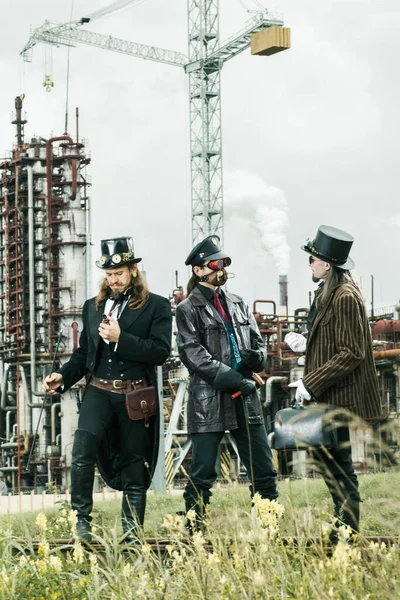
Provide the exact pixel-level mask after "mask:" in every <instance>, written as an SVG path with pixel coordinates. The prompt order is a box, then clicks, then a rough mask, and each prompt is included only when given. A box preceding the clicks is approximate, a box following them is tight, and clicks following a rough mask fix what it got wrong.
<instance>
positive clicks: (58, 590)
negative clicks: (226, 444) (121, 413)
mask: <svg viewBox="0 0 400 600" xmlns="http://www.w3.org/2000/svg"><path fill="white" fill-rule="evenodd" d="M359 480H360V491H361V497H362V499H363V503H362V517H361V518H362V521H361V536H360V543H359V544H357V543H356V544H354V545H349V544H348V543H347V542H346V539H345V538H346V535H347V534H346V531H344V530H343V532H342V535H343V539H342V540H341V541H340V542H339V544H338V545H337V547H336V549H335V550H334V552H333V554H332V555H330V554H328V553H327V551H326V550H325V549H324V546H322V545H319V544H318V545H316V546H315V547H314V548H307V547H306V543H305V541H306V538H307V537H308V538H309V537H316V538H322V537H323V535H325V531H326V523H327V521H328V519H329V517H330V515H331V511H332V506H331V501H330V498H329V494H328V492H327V490H326V487H325V484H324V483H323V481H322V480H321V479H303V480H295V481H282V482H280V484H279V493H280V497H279V505H275V504H274V503H272V504H271V503H269V502H268V501H260V502H259V503H258V504H256V506H255V508H254V509H253V510H252V509H251V505H250V498H249V490H248V488H247V487H246V486H236V487H227V488H218V487H217V488H216V489H215V493H214V496H213V498H212V503H211V507H210V512H209V516H208V530H207V537H208V538H209V539H210V540H211V542H212V550H210V549H209V547H208V546H206V545H205V542H204V538H203V536H202V535H196V536H195V537H194V539H193V540H192V541H188V540H187V536H186V532H185V529H184V527H183V523H182V519H181V518H179V517H177V516H176V512H177V511H180V510H182V509H183V500H182V494H181V493H179V492H178V493H176V492H174V493H173V494H171V493H166V494H154V495H153V494H151V495H149V502H148V509H147V514H146V524H145V536H147V537H156V536H163V537H168V538H169V539H170V540H171V542H170V546H169V548H168V554H167V557H166V558H165V557H164V558H163V559H162V558H161V557H158V556H157V555H155V554H153V553H152V552H151V551H150V549H149V547H148V546H147V545H146V544H145V543H143V544H141V545H138V546H136V547H135V548H133V550H132V551H130V552H129V553H122V552H121V549H120V546H119V544H118V541H119V540H118V536H119V535H120V533H121V530H120V522H119V513H120V503H119V502H117V501H111V502H107V503H100V504H98V505H96V506H95V511H94V524H95V526H96V535H98V536H99V539H101V540H103V544H104V548H105V552H104V553H102V554H98V555H97V554H95V553H89V552H86V551H85V550H84V549H83V548H82V547H81V546H80V544H76V545H75V548H74V551H73V552H71V553H70V554H69V555H68V556H67V557H66V556H64V555H61V554H60V553H59V551H58V550H51V549H50V547H49V541H51V539H52V538H60V537H62V536H64V537H71V519H72V520H73V515H72V516H71V513H70V512H69V511H68V510H66V509H65V507H61V506H60V510H59V511H50V512H48V513H46V515H43V514H39V516H38V515H37V514H31V513H26V514H23V515H18V516H13V517H5V516H4V517H1V518H0V560H1V562H0V598H1V599H3V598H4V599H7V600H8V599H9V598H16V599H19V598H21V599H22V598H30V599H37V600H38V599H39V598H43V599H44V600H47V599H48V598H51V599H53V600H59V599H61V600H63V599H68V600H74V598H76V599H79V600H83V599H84V598H85V599H87V600H91V599H92V598H93V599H99V600H103V599H115V600H117V599H118V600H119V599H121V600H125V599H126V598H149V599H150V598H151V599H159V598H160V599H161V598H165V599H167V598H168V599H175V598H176V599H182V600H186V599H188V600H189V599H191V598H196V599H197V598H199V599H204V600H214V599H215V600H217V599H218V600H219V599H226V600H236V599H241V598H244V599H251V600H253V599H259V598H260V599H264V598H266V599H267V598H268V599H271V600H275V599H280V598H293V599H300V600H308V599H309V598H310V599H318V600H324V599H329V598H334V599H337V600H341V599H342V598H343V599H349V600H350V599H351V600H355V599H357V600H358V599H360V600H364V599H370V600H375V599H377V600H379V599H384V598H385V599H386V598H387V599H390V600H392V599H396V598H400V575H399V574H400V553H399V545H398V544H396V545H395V546H389V547H387V546H386V545H385V544H371V545H370V547H366V544H365V543H364V542H363V536H368V535H385V536H399V533H400V472H396V471H389V472H387V473H379V474H374V475H372V474H369V475H361V476H360V478H359ZM282 506H283V507H284V511H283V516H282V515H281V513H282V508H281V507H282ZM168 515H170V516H168ZM293 534H295V535H296V536H297V537H298V539H299V545H298V546H296V547H292V546H290V545H289V546H287V545H284V544H283V543H282V542H281V537H282V536H287V535H293ZM21 537H22V538H24V539H26V540H28V542H29V540H32V539H40V540H41V547H40V552H39V554H38V555H36V556H35V555H31V554H30V553H29V552H22V553H21V548H17V549H18V551H19V553H18V554H17V553H16V552H15V550H16V546H17V541H16V539H17V538H21ZM302 540H303V541H302Z"/></svg>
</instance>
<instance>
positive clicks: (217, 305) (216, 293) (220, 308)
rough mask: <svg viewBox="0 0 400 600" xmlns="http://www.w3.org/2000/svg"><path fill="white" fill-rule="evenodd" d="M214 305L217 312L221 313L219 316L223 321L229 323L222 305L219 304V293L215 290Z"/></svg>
mask: <svg viewBox="0 0 400 600" xmlns="http://www.w3.org/2000/svg"><path fill="white" fill-rule="evenodd" d="M214 306H215V308H216V309H217V311H218V313H219V314H220V315H221V317H222V318H223V320H224V321H225V323H226V324H227V325H229V317H228V315H227V314H226V312H225V310H224V307H223V306H222V304H221V300H220V299H219V294H218V292H215V294H214Z"/></svg>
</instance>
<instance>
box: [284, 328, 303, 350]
mask: <svg viewBox="0 0 400 600" xmlns="http://www.w3.org/2000/svg"><path fill="white" fill-rule="evenodd" d="M285 342H286V344H287V345H288V346H289V348H290V349H291V350H293V352H305V351H306V347H307V339H306V338H305V337H304V335H302V334H301V333H295V332H294V331H290V332H289V333H287V334H286V335H285Z"/></svg>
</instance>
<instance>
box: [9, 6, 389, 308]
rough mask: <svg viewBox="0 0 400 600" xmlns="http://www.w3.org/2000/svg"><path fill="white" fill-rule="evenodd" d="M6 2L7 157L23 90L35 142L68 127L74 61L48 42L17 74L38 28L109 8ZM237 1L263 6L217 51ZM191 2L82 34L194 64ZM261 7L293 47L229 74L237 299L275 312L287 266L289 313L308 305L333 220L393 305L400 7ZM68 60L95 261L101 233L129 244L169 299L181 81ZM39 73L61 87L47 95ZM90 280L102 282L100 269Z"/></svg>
mask: <svg viewBox="0 0 400 600" xmlns="http://www.w3.org/2000/svg"><path fill="white" fill-rule="evenodd" d="M0 4H1V8H2V10H1V13H2V17H1V20H0V50H1V52H0V66H1V88H0V156H2V155H4V154H5V152H6V151H7V150H10V149H11V146H12V143H13V141H14V127H13V126H12V125H11V123H10V120H11V119H10V117H11V112H12V110H13V108H14V97H15V96H16V95H18V94H20V93H22V92H24V93H25V94H26V98H25V101H24V108H25V110H26V111H27V116H28V125H27V128H26V132H27V134H28V137H29V138H30V137H32V136H33V135H34V134H37V135H42V136H43V137H48V136H49V135H50V134H53V135H60V134H62V133H63V132H64V113H65V95H66V93H65V92H66V64H67V51H66V49H63V48H60V49H54V50H53V51H52V52H51V53H50V52H49V51H48V52H47V62H48V63H51V62H52V70H51V72H49V69H50V64H48V65H47V67H46V64H45V63H46V60H45V51H44V46H43V45H39V46H37V47H36V48H35V49H34V53H33V62H32V63H30V64H29V63H24V64H23V63H22V61H21V60H20V57H19V52H20V50H21V49H22V47H23V46H24V44H25V43H26V41H27V39H28V37H29V31H30V26H32V27H37V26H39V25H41V24H42V23H43V21H44V20H45V19H49V20H54V21H59V22H65V21H68V20H69V19H70V13H71V8H72V9H73V18H80V17H82V16H85V15H86V14H88V13H90V12H92V11H94V10H96V9H97V8H99V6H101V5H102V4H107V0H104V1H103V2H102V3H100V2H99V0H75V1H74V3H72V2H71V0H65V1H61V0H35V1H34V2H33V1H32V0H1V3H0ZM241 4H247V6H248V7H249V8H251V9H255V8H256V4H255V2H254V1H253V0H242V2H238V1H236V0H220V8H221V10H220V29H221V40H224V39H225V38H227V37H229V36H231V35H232V34H233V33H235V32H236V31H238V30H240V29H241V28H242V27H243V25H244V23H245V21H246V20H247V19H248V17H249V15H247V14H246V12H245V10H244V9H243V7H242V6H241ZM186 7H187V3H186V0H168V2H167V1H166V0H144V1H143V2H142V3H140V4H139V5H138V6H135V5H133V6H132V7H130V8H128V9H125V10H124V11H122V12H120V13H117V14H115V15H113V16H109V17H107V18H104V19H99V20H97V21H95V22H93V24H91V25H90V26H88V28H90V29H92V30H93V31H98V32H100V33H109V34H111V35H114V36H117V37H121V38H125V39H128V40H132V41H137V42H141V43H145V44H149V45H156V46H160V47H163V48H169V49H174V50H178V51H181V52H184V53H185V54H187V14H186ZM267 7H268V8H270V9H276V10H277V11H279V12H281V13H283V16H284V21H285V25H286V26H288V27H290V28H291V35H292V48H291V49H290V50H287V51H285V52H282V53H280V54H277V55H275V56H272V57H257V56H251V55H250V50H248V51H245V52H243V53H242V54H241V55H240V56H238V57H237V58H236V59H234V60H231V61H229V62H228V63H227V64H226V65H225V66H224V68H223V71H222V75H221V79H222V136H223V164H224V179H225V197H226V203H225V206H226V211H225V212H226V218H225V224H224V227H225V249H226V251H228V252H229V253H230V254H231V256H232V267H231V270H232V272H234V273H236V278H235V279H234V280H232V281H231V282H230V284H229V289H230V290H231V291H234V292H237V293H239V294H241V295H242V296H244V297H245V298H246V300H247V301H249V302H252V301H253V300H254V299H256V298H258V299H260V298H265V299H273V300H276V301H278V299H279V293H278V284H277V281H278V275H279V274H280V273H281V272H282V271H283V270H287V274H288V278H289V306H290V308H291V311H292V310H293V309H294V308H296V307H302V306H308V298H309V291H310V290H313V289H314V287H315V286H314V285H313V284H312V282H311V279H310V270H309V268H308V256H307V255H306V254H305V253H304V252H302V251H301V250H300V246H301V244H302V243H304V241H305V239H306V238H307V237H310V238H313V237H314V236H315V234H316V231H317V228H318V226H319V225H320V224H328V225H333V226H335V227H339V228H341V229H344V230H346V231H348V232H349V233H351V234H353V235H354V237H355V243H354V246H353V251H352V257H353V259H354V261H355V263H356V269H355V272H354V275H355V278H356V279H357V281H359V282H360V280H361V284H362V288H363V292H364V294H365V297H366V300H367V302H368V304H370V300H371V289H370V277H371V274H373V275H374V278H375V305H376V307H378V306H387V305H393V304H395V303H396V302H397V301H398V300H399V298H400V275H399V267H398V262H399V244H400V242H399V231H400V206H399V200H398V199H399V187H400V186H399V177H400V175H399V173H400V169H399V161H400V151H399V148H398V145H399V139H400V131H399V121H400V116H399V106H400V75H399V74H398V66H397V60H398V53H399V41H398V40H399V31H400V3H399V2H398V0H329V1H328V0H324V1H321V0H302V1H301V2H300V1H299V0H274V3H273V5H267ZM51 57H52V61H51ZM70 58H71V63H70V103H69V104H70V126H69V132H70V133H71V134H72V135H74V134H75V123H74V121H75V118H74V114H75V106H79V109H80V115H81V119H80V135H81V136H83V137H85V138H87V143H88V146H87V150H88V151H89V152H90V154H91V158H92V164H91V166H90V171H89V174H90V176H91V179H92V183H93V186H92V188H91V191H90V195H91V198H92V207H93V213H92V222H93V232H94V240H93V242H94V248H93V259H94V260H95V259H97V258H98V256H99V255H100V239H101V238H107V237H113V236H118V235H132V236H133V238H134V241H135V251H136V254H137V255H139V256H142V257H143V259H144V266H145V269H146V272H147V278H148V281H149V283H150V286H151V289H152V290H153V291H155V292H157V293H160V294H163V295H168V294H169V293H170V291H171V290H172V287H173V286H174V272H175V269H178V270H179V276H180V282H181V283H186V280H187V275H188V274H187V271H186V270H185V267H184V260H185V258H186V256H187V254H188V252H189V250H190V248H191V223H190V190H189V182H190V173H189V154H188V152H189V125H188V82H187V80H186V76H185V74H184V71H183V69H180V68H177V67H172V66H167V65H162V64H157V63H153V62H149V61H144V60H140V59H135V58H132V57H128V56H124V55H121V54H116V53H112V52H109V51H102V50H99V49H96V48H87V47H85V46H78V47H77V48H74V49H72V50H71V54H70ZM45 74H50V75H51V76H52V78H53V80H54V84H55V85H54V88H53V90H52V91H51V92H50V93H46V91H45V90H44V87H43V85H42V83H43V80H44V76H45ZM244 207H246V210H243V208H244ZM279 227H280V228H281V229H279ZM285 227H286V228H287V229H286V238H285ZM276 228H278V231H277V229H276ZM277 247H279V248H280V249H281V250H282V251H283V258H282V252H278V254H277V252H276V248H277ZM274 248H275V252H274ZM93 275H94V277H93V279H94V282H95V283H97V281H98V275H100V272H98V271H97V269H96V268H95V267H94V273H93Z"/></svg>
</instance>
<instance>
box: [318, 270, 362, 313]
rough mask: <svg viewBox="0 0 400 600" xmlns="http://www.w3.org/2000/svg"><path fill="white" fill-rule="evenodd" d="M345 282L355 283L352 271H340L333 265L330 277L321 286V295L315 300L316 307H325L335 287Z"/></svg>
mask: <svg viewBox="0 0 400 600" xmlns="http://www.w3.org/2000/svg"><path fill="white" fill-rule="evenodd" d="M344 281H351V282H352V283H354V279H353V278H352V276H351V273H350V271H344V270H343V269H338V268H337V267H335V266H334V265H331V268H330V269H329V271H328V275H327V276H326V277H325V279H324V284H323V286H321V293H319V294H318V296H317V297H316V299H315V303H316V305H317V306H318V307H320V306H323V305H324V304H325V302H326V301H327V300H328V298H329V297H330V295H331V293H332V292H333V290H334V289H335V287H336V286H337V285H339V283H342V282H344ZM354 285H355V283H354Z"/></svg>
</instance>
